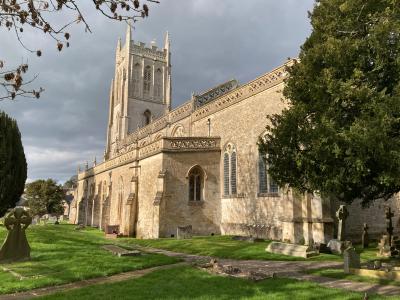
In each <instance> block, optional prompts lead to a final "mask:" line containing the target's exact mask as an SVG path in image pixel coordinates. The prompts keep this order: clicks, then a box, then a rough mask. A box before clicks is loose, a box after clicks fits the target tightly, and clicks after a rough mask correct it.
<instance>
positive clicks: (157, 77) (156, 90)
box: [154, 69, 162, 98]
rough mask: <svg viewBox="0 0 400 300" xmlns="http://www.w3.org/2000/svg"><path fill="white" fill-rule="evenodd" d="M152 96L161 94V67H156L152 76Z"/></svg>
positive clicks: (157, 96) (158, 96)
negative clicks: (153, 76)
mask: <svg viewBox="0 0 400 300" xmlns="http://www.w3.org/2000/svg"><path fill="white" fill-rule="evenodd" d="M154 79H155V80H154V84H155V86H154V96H155V97H156V98H160V97H161V96H162V71H161V69H157V71H156V75H155V78H154Z"/></svg>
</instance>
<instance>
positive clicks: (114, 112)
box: [105, 25, 171, 159]
mask: <svg viewBox="0 0 400 300" xmlns="http://www.w3.org/2000/svg"><path fill="white" fill-rule="evenodd" d="M131 34H132V32H131V26H130V25H128V28H127V31H126V38H125V45H124V46H123V47H122V46H121V39H119V40H118V43H117V50H116V55H115V75H114V79H113V80H112V81H111V88H110V105H109V116H108V128H107V145H106V149H105V158H106V159H109V158H111V157H113V156H114V153H115V150H116V145H117V142H118V141H121V140H123V139H124V138H125V137H126V136H127V135H128V134H130V133H132V132H134V131H135V130H137V129H138V128H141V127H144V126H146V125H147V124H149V123H150V122H151V121H152V120H154V119H157V118H159V117H161V116H163V115H164V114H166V113H168V112H169V111H170V110H171V52H170V40H169V35H168V32H167V34H166V36H165V44H164V48H163V49H158V48H157V46H156V45H155V42H152V43H151V45H150V47H146V45H145V43H142V42H139V43H135V42H134V41H133V40H132V39H131Z"/></svg>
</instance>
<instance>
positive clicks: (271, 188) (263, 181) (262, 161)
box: [258, 153, 279, 194]
mask: <svg viewBox="0 0 400 300" xmlns="http://www.w3.org/2000/svg"><path fill="white" fill-rule="evenodd" d="M268 169H269V165H268V162H267V157H266V155H265V154H262V153H259V156H258V191H259V193H260V194H267V193H278V192H279V187H278V184H277V183H276V182H275V181H274V179H273V178H272V177H271V175H270V174H269V172H268Z"/></svg>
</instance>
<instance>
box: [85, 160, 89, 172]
mask: <svg viewBox="0 0 400 300" xmlns="http://www.w3.org/2000/svg"><path fill="white" fill-rule="evenodd" d="M85 169H86V170H88V169H89V163H88V161H86V164H85Z"/></svg>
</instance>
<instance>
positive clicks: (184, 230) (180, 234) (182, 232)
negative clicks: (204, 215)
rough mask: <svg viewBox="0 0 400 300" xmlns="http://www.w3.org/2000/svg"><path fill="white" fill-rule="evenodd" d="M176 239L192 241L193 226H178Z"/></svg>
mask: <svg viewBox="0 0 400 300" xmlns="http://www.w3.org/2000/svg"><path fill="white" fill-rule="evenodd" d="M176 238H177V239H178V240H181V239H191V238H192V225H188V226H178V227H177V228H176Z"/></svg>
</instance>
